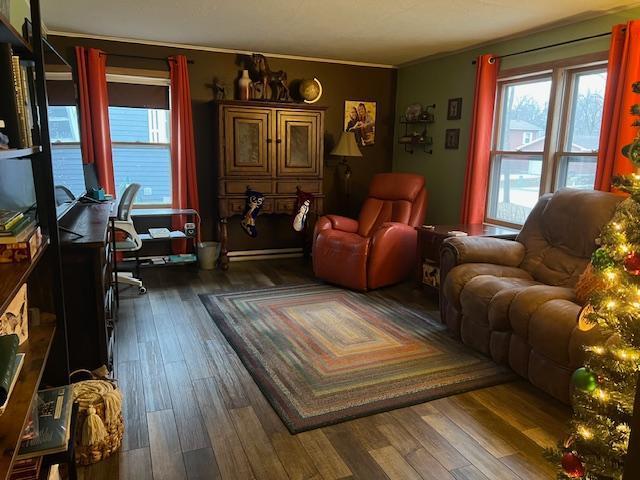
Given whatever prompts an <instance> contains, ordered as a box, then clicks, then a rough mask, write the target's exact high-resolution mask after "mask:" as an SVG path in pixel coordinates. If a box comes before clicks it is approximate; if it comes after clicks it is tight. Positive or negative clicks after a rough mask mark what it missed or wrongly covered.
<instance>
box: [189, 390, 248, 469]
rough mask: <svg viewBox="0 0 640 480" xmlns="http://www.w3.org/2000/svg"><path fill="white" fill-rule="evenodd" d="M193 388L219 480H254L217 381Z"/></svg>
mask: <svg viewBox="0 0 640 480" xmlns="http://www.w3.org/2000/svg"><path fill="white" fill-rule="evenodd" d="M193 387H194V391H195V394H196V399H197V400H198V405H199V406H200V411H201V413H202V417H203V420H204V424H205V428H206V430H207V433H208V435H209V440H210V442H211V446H212V447H213V453H214V455H215V457H216V461H217V463H218V468H219V469H220V476H221V477H222V478H223V479H224V480H234V479H235V478H246V479H253V478H254V476H253V473H252V470H251V466H250V465H249V461H248V460H247V456H246V455H245V453H244V449H243V448H242V443H241V442H240V439H239V438H238V434H237V433H236V430H235V427H234V426H233V422H232V421H231V418H230V417H229V412H228V411H227V409H226V407H225V405H224V402H223V401H222V398H221V396H220V393H219V392H218V390H217V388H216V384H215V381H214V379H212V378H205V379H201V380H195V381H194V382H193Z"/></svg>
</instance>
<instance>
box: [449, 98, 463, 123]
mask: <svg viewBox="0 0 640 480" xmlns="http://www.w3.org/2000/svg"><path fill="white" fill-rule="evenodd" d="M461 118H462V97H458V98H450V99H449V104H448V105H447V120H460V119H461Z"/></svg>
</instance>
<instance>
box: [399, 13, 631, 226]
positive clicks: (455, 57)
mask: <svg viewBox="0 0 640 480" xmlns="http://www.w3.org/2000/svg"><path fill="white" fill-rule="evenodd" d="M635 18H640V7H636V8H633V9H629V10H624V11H620V12H617V13H614V14H610V15H605V16H601V17H597V18H594V19H591V20H586V21H582V22H579V23H575V24H572V25H568V26H563V27H558V28H554V29H551V30H547V31H544V32H540V33H535V34H531V35H528V36H523V37H520V38H517V39H512V40H508V41H502V42H498V43H494V44H491V45H485V46H483V47H480V48H476V49H472V50H468V51H465V52H462V53H457V54H452V55H447V56H441V57H440V58H434V59H432V60H429V59H426V60H425V61H423V62H420V63H416V64H413V65H410V66H406V67H401V68H400V69H399V71H398V79H397V82H398V83H397V85H398V88H397V94H396V112H397V116H398V117H399V116H400V114H402V113H403V112H404V111H405V109H406V108H407V106H408V105H410V104H411V103H415V102H418V103H422V104H423V105H428V104H433V103H435V104H436V110H435V117H436V121H435V123H434V124H432V125H429V127H430V135H432V136H433V142H434V145H433V154H431V155H429V154H426V153H424V152H421V151H416V152H415V153H413V154H409V153H406V152H405V151H404V147H403V146H402V145H398V144H397V142H396V144H395V147H394V159H393V169H394V171H400V172H417V173H421V174H423V175H424V176H425V178H426V182H427V188H428V190H429V208H428V211H427V222H428V223H433V224H437V223H440V224H442V223H457V222H458V220H459V212H460V204H461V198H462V190H463V184H464V172H465V166H466V157H467V146H468V143H469V133H470V124H471V115H472V107H473V90H474V80H475V65H472V64H471V61H472V60H473V59H475V58H476V57H477V56H479V55H481V54H485V53H493V54H496V55H501V54H507V53H511V52H517V51H520V50H526V49H530V48H535V47H540V46H544V45H549V44H553V43H559V42H563V41H567V40H572V39H575V38H580V37H585V36H589V35H594V34H598V33H603V32H608V31H610V30H611V27H612V25H614V24H617V23H626V22H627V21H628V20H632V19H635ZM609 39H610V37H603V38H598V39H593V40H588V41H584V42H580V43H576V44H572V45H568V46H563V47H556V48H551V49H547V50H543V51H540V52H535V53H529V54H524V55H519V56H516V57H511V58H507V59H505V60H504V61H503V62H502V66H501V68H502V69H510V68H515V67H521V66H525V65H535V64H538V63H543V62H549V61H553V60H559V59H563V58H570V57H574V56H578V55H584V54H588V53H594V52H600V51H604V50H608V48H609ZM456 97H462V98H463V101H462V119H461V120H447V119H446V118H447V101H448V99H450V98H456ZM398 120H399V118H398V119H396V130H395V137H396V140H397V138H398V136H400V135H402V134H403V133H404V126H402V125H399V124H398V123H397V122H398ZM448 128H460V129H461V133H460V148H459V149H458V150H445V148H444V136H445V130H446V129H448Z"/></svg>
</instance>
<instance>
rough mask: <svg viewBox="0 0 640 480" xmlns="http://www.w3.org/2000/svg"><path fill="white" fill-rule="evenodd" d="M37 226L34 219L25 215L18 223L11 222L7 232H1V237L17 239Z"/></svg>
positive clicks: (6, 229)
mask: <svg viewBox="0 0 640 480" xmlns="http://www.w3.org/2000/svg"><path fill="white" fill-rule="evenodd" d="M35 224H36V222H35V219H34V218H33V217H31V216H24V215H23V216H21V218H19V219H18V220H17V221H15V222H11V226H10V227H8V228H7V227H5V230H0V237H15V236H17V235H19V234H20V233H22V232H23V231H24V230H25V229H27V228H29V227H32V226H34V225H35Z"/></svg>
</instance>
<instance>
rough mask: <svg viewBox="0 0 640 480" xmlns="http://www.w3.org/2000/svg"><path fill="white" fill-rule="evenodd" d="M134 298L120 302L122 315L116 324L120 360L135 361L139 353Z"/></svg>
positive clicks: (118, 357)
mask: <svg viewBox="0 0 640 480" xmlns="http://www.w3.org/2000/svg"><path fill="white" fill-rule="evenodd" d="M133 301H134V300H132V299H125V300H123V301H122V303H121V304H120V309H121V317H120V320H119V321H118V323H117V325H116V331H115V333H116V343H117V344H118V356H117V359H118V362H135V361H137V360H139V359H140V357H139V355H138V333H137V330H136V319H135V314H134V306H133Z"/></svg>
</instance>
